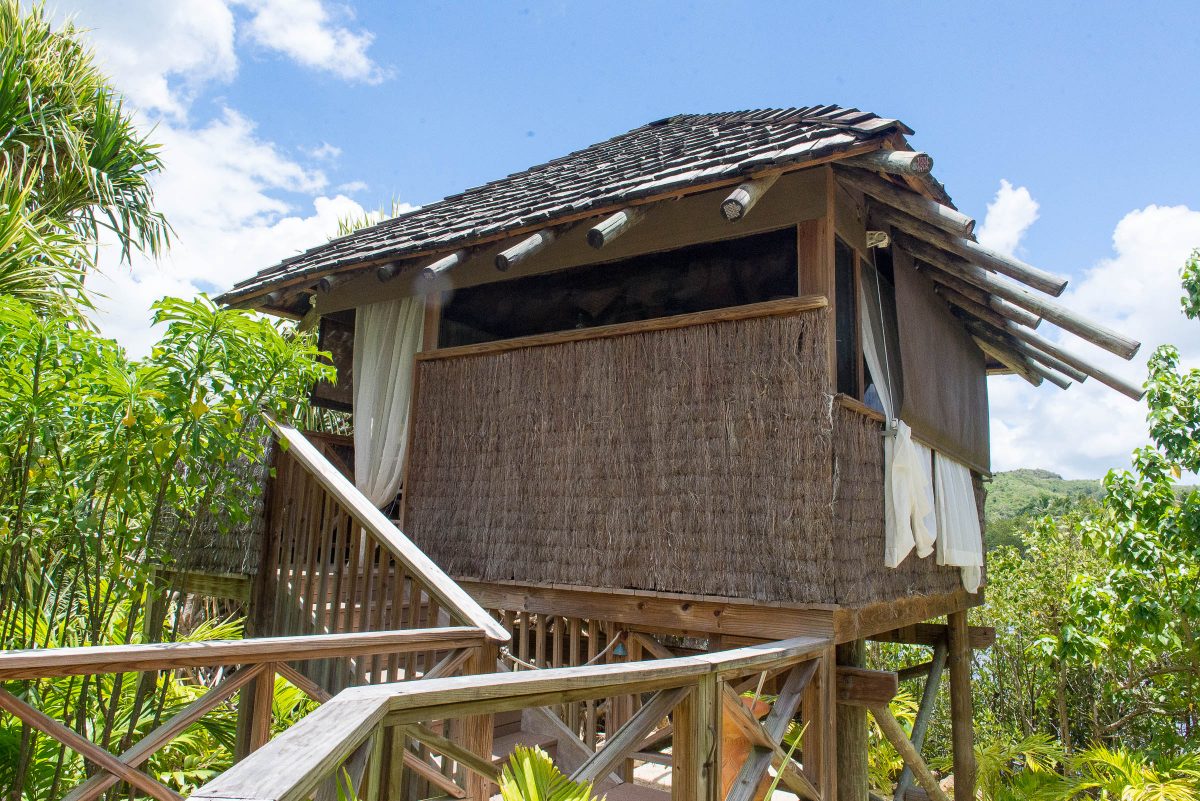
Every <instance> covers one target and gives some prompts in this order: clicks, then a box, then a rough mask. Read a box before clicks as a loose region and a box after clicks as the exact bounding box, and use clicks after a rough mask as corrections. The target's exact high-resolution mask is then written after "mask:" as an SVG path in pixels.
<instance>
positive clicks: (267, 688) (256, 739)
mask: <svg viewBox="0 0 1200 801" xmlns="http://www.w3.org/2000/svg"><path fill="white" fill-rule="evenodd" d="M247 689H250V692H251V693H252V694H253V700H252V701H251V702H250V708H249V710H248V712H249V715H250V722H249V726H250V729H249V738H248V741H247V743H246V747H247V753H253V752H254V751H257V750H258V749H260V748H262V747H263V746H264V745H266V744H267V741H268V740H270V739H271V702H272V701H274V700H275V665H274V664H270V663H268V664H266V665H263V670H262V672H261V673H259V674H258V676H256V677H255V679H254V682H253V683H252V684H251V685H249V686H248V687H247ZM243 692H245V691H244V690H243Z"/></svg>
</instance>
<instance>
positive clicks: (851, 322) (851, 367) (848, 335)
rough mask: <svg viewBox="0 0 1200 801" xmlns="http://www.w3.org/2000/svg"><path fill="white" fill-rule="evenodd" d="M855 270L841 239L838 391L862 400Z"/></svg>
mask: <svg viewBox="0 0 1200 801" xmlns="http://www.w3.org/2000/svg"><path fill="white" fill-rule="evenodd" d="M854 267H855V256H854V251H853V250H851V249H850V247H849V246H848V245H847V244H846V243H845V242H843V241H842V240H840V239H838V240H837V242H836V244H835V245H834V259H833V269H834V296H835V299H834V307H835V308H834V313H835V325H834V329H835V336H836V338H837V348H836V351H835V364H836V366H837V391H838V392H840V393H842V394H845V395H849V396H850V397H852V398H859V397H861V396H860V394H859V379H858V376H859V362H860V360H861V359H862V355H861V351H860V350H859V347H858V288H857V286H856V280H855V274H854Z"/></svg>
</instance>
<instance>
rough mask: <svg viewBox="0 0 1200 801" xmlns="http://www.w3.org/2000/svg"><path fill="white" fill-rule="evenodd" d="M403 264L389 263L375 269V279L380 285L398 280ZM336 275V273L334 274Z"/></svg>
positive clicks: (402, 270)
mask: <svg viewBox="0 0 1200 801" xmlns="http://www.w3.org/2000/svg"><path fill="white" fill-rule="evenodd" d="M404 264H405V263H404V262H402V261H389V262H385V263H384V264H381V265H379V266H378V267H376V268H375V278H376V280H378V281H379V283H381V284H386V283H387V282H388V281H391V280H392V279H394V278H398V277H399V276H400V274H401V273H402V272H404ZM335 275H336V273H335Z"/></svg>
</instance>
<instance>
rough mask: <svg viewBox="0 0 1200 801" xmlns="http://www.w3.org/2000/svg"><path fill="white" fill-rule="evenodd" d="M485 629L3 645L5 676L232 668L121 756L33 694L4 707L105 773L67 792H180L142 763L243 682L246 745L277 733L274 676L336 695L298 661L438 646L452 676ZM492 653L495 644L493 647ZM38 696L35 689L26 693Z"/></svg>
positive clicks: (0, 673)
mask: <svg viewBox="0 0 1200 801" xmlns="http://www.w3.org/2000/svg"><path fill="white" fill-rule="evenodd" d="M489 642H490V640H489V635H488V632H485V631H484V630H482V629H480V628H476V627H469V626H457V627H447V628H433V629H423V630H413V631H379V632H371V633H363V634H334V635H322V636H311V637H270V638H260V639H255V640H228V641H216V642H213V641H210V642H179V643H156V644H149V645H126V646H96V647H85V648H44V649H35V650H27V651H0V682H9V681H19V680H31V679H33V680H39V679H50V678H58V677H63V676H81V675H96V674H103V673H117V674H121V673H131V672H137V673H145V672H159V671H177V670H185V669H192V668H217V667H220V668H233V669H232V670H230V671H229V672H225V673H224V675H223V676H222V677H221V678H220V679H219V680H218V681H216V682H215V683H214V684H213V685H212V686H211V687H209V689H208V690H207V692H206V693H205V694H204V695H202V696H200V697H199V698H197V699H196V700H195V701H193V702H192V703H191V704H189V705H188V706H186V707H185V708H184V709H182V710H181V711H179V712H178V713H176V714H175V715H174V716H172V717H170V718H168V719H167V720H165V721H163V722H162V723H161V724H159V725H158V726H157V728H155V729H154V730H153V731H151V732H149V733H147V734H146V735H145V736H144V737H142V738H141V739H140V740H139V741H138V742H137V743H135V744H134V745H133V746H132V747H130V748H129V749H128V750H126V751H125V752H124V753H121V754H119V755H117V754H113V753H111V752H109V751H107V750H105V748H104V747H102V746H101V745H98V744H96V743H93V742H92V741H91V740H89V739H88V738H87V737H85V736H84V735H83V734H81V733H80V732H78V731H76V730H75V729H72V728H70V727H68V726H66V725H64V724H63V723H62V722H60V721H58V720H56V719H54V718H53V717H51V716H50V715H48V714H46V713H45V712H43V711H41V710H39V709H37V708H35V707H34V706H33V705H32V704H31V703H29V702H28V701H27V700H23V699H22V698H19V697H18V696H17V695H15V694H14V693H12V692H9V691H8V690H5V689H3V688H0V709H3V710H4V711H6V712H8V713H9V714H11V715H13V716H14V717H16V718H17V719H19V720H21V721H22V722H23V723H24V724H25V725H27V726H28V727H30V728H31V729H34V730H36V731H39V732H41V733H42V734H43V735H46V736H48V737H50V738H52V739H54V740H56V741H58V742H59V743H61V744H62V745H63V746H65V747H66V748H69V749H70V750H72V751H74V752H76V753H78V754H79V755H80V756H82V757H83V758H84V759H85V760H86V761H87V762H89V763H91V764H92V765H94V766H95V767H96V768H97V769H98V772H97V773H96V774H95V775H93V776H92V777H91V778H90V779H88V780H87V781H85V782H84V783H83V784H81V785H79V786H78V787H75V788H74V789H73V790H71V791H70V792H68V793H67V794H66V795H65V796H63V798H64V801H91V800H92V799H96V798H99V797H100V795H101V794H103V793H104V792H105V791H106V790H108V789H109V788H111V787H112V786H113V785H115V784H117V783H118V782H125V783H126V784H128V785H129V786H131V787H133V788H135V790H137V791H138V793H139V794H141V795H144V796H149V797H151V798H155V799H158V801H179V799H180V798H181V797H180V795H179V794H178V793H176V792H175V791H174V790H172V789H171V788H169V787H167V786H166V785H164V784H162V783H161V782H160V781H159V780H158V779H156V778H154V777H152V776H150V775H149V774H147V773H145V772H143V771H142V770H141V769H140V766H142V765H143V764H144V763H145V762H146V761H147V760H149V759H150V757H151V756H153V755H154V754H155V753H156V752H158V751H159V750H161V749H162V748H163V747H164V746H166V745H167V744H169V743H170V742H171V741H172V740H173V739H175V738H176V737H178V736H179V735H180V734H182V733H183V732H184V731H185V730H186V729H187V728H188V727H189V726H191V725H192V724H194V723H196V722H197V721H198V720H200V719H201V718H202V717H204V716H205V715H206V714H208V713H209V712H212V711H213V710H214V709H216V708H217V707H218V706H220V705H222V704H226V703H228V702H230V700H231V699H232V698H233V696H234V695H235V694H236V693H238V692H239V691H246V690H249V691H250V692H251V696H250V697H249V698H248V700H249V704H248V705H247V706H246V707H244V708H246V709H247V711H248V715H249V718H248V721H247V723H248V741H247V744H246V745H247V750H254V749H256V748H259V747H261V746H262V745H264V744H265V743H266V742H267V740H268V739H269V737H270V734H271V724H272V707H271V702H272V698H273V694H274V692H273V691H274V686H275V676H276V675H280V676H283V677H284V678H286V679H287V680H288V681H290V682H291V683H292V684H294V685H295V686H296V687H298V688H299V689H300V690H302V691H304V692H305V693H307V694H308V695H309V696H310V697H311V698H312V699H313V700H315V701H318V702H319V701H324V700H327V699H328V698H329V695H328V693H326V692H325V691H324V690H323V689H322V688H321V687H319V686H318V685H316V684H315V683H314V682H313V681H311V680H310V679H309V678H308V677H307V676H305V675H304V673H302V672H301V670H300V669H299V668H300V666H301V665H302V664H303V663H304V662H309V661H312V660H325V661H327V662H328V661H334V660H337V661H348V662H354V661H363V660H366V659H370V658H378V657H379V656H381V655H383V656H386V657H387V658H389V659H390V658H396V657H406V656H409V655H411V654H418V653H420V654H428V653H435V654H437V655H439V657H440V659H439V661H438V662H437V663H436V664H435V665H432V666H430V668H429V669H428V670H427V671H426V672H425V675H426V676H429V677H437V676H450V675H453V674H454V673H455V672H456V671H458V670H460V669H462V668H463V667H464V666H465V665H467V663H468V662H469V661H470V660H472V658H475V660H476V662H478V654H479V652H480V651H481V650H488V644H489ZM489 653H490V651H489ZM29 694H30V696H36V693H33V692H31V693H29Z"/></svg>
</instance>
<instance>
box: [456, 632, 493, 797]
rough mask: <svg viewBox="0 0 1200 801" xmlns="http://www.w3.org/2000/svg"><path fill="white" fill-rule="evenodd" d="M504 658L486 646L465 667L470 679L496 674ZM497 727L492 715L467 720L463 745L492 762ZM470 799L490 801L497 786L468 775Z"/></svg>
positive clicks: (464, 671) (478, 777)
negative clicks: (494, 731)
mask: <svg viewBox="0 0 1200 801" xmlns="http://www.w3.org/2000/svg"><path fill="white" fill-rule="evenodd" d="M499 658H500V649H499V648H498V647H497V646H496V644H495V643H493V642H490V641H489V642H485V643H484V644H483V645H481V646H479V647H478V648H476V649H475V652H474V654H472V655H471V658H470V659H468V660H467V664H466V665H465V666H464V667H463V673H464V674H466V675H478V674H481V673H495V672H496V660H497V659H499ZM494 727H495V723H494V721H493V716H492V713H491V712H487V713H483V714H478V715H470V716H468V717H465V718H463V720H462V727H461V729H460V731H461V732H462V735H461V736H462V742H461V745H462V746H463V748H465V749H466V750H468V751H470V752H471V753H473V754H478V755H479V756H481V757H483V759H484V760H486V761H488V762H491V759H492V734H493V729H494ZM465 789H466V791H467V796H466V797H467V798H468V799H470V801H488V799H489V798H491V797H492V793H493V791H494V785H493V783H492V782H491V780H489V779H488V778H487V777H485V776H482V775H480V774H479V773H477V772H476V771H473V770H468V771H466V786H465Z"/></svg>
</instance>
